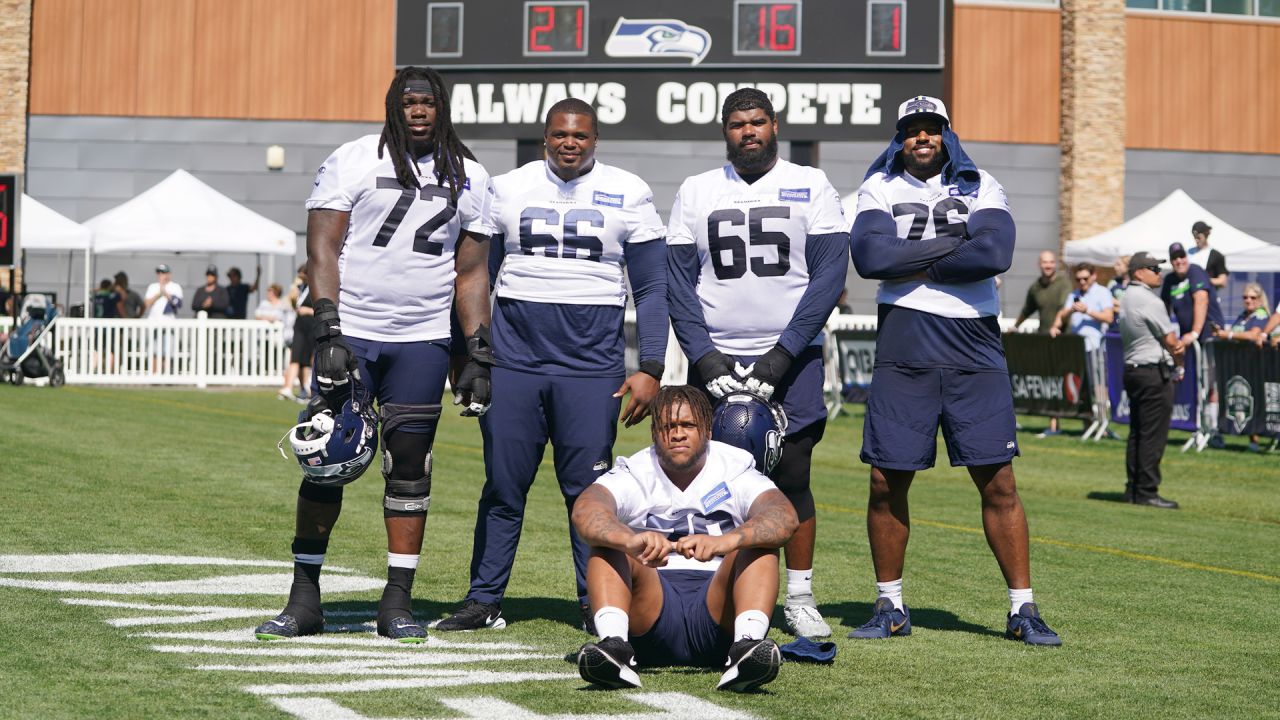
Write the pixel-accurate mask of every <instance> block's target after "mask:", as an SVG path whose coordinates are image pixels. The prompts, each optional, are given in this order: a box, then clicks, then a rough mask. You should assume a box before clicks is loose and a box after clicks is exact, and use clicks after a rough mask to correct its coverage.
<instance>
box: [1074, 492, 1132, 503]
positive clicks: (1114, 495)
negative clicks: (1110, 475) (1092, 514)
mask: <svg viewBox="0 0 1280 720" xmlns="http://www.w3.org/2000/svg"><path fill="white" fill-rule="evenodd" d="M1085 497H1086V498H1088V499H1090V500H1101V501H1103V502H1114V503H1123V504H1125V505H1128V504H1130V503H1129V500H1128V498H1126V497H1125V496H1124V493H1123V492H1113V491H1102V490H1094V491H1092V492H1090V493H1088V494H1087V495H1085Z"/></svg>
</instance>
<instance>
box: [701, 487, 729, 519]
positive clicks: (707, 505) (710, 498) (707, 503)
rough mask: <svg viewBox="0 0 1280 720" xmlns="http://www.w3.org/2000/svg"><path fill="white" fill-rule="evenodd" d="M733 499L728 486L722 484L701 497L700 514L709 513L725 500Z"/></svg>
mask: <svg viewBox="0 0 1280 720" xmlns="http://www.w3.org/2000/svg"><path fill="white" fill-rule="evenodd" d="M731 497H733V495H732V494H731V493H730V492H729V486H728V485H726V484H724V483H723V482H722V483H720V484H719V485H717V486H715V487H713V488H711V492H709V493H707V494H706V495H703V496H702V512H704V513H709V512H711V510H712V508H714V507H715V506H717V505H721V504H723V503H724V502H725V501H726V500H728V499H729V498H731Z"/></svg>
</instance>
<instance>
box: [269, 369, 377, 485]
mask: <svg viewBox="0 0 1280 720" xmlns="http://www.w3.org/2000/svg"><path fill="white" fill-rule="evenodd" d="M308 415H309V416H310V417H309V418H308ZM298 419H299V420H300V421H301V422H299V423H298V424H297V425H294V426H293V427H292V428H290V429H289V432H287V433H285V436H284V437H283V438H281V439H280V442H279V443H278V444H277V445H276V447H277V449H279V450H280V454H281V455H282V456H284V457H285V458H288V457H289V456H288V455H287V454H285V451H284V443H285V441H286V440H288V442H289V447H290V449H292V450H293V455H294V458H296V459H297V461H298V465H299V466H301V467H302V479H303V480H306V481H307V482H311V483H315V484H317V485H335V486H336V485H346V484H347V483H349V482H353V481H354V480H355V479H356V478H358V477H360V475H361V474H363V473H364V471H365V470H367V469H368V468H369V466H370V465H371V464H373V460H374V458H375V457H377V455H378V416H377V413H376V412H374V409H373V398H372V397H370V395H369V392H368V390H366V389H365V387H364V385H363V384H362V383H361V382H360V381H359V379H358V376H353V377H352V378H351V392H350V394H349V395H347V396H346V398H345V399H344V400H343V401H342V404H341V405H340V406H339V407H338V408H337V409H336V410H335V409H334V408H332V407H330V406H329V403H327V402H325V401H323V400H321V399H319V398H317V399H316V400H313V401H312V406H309V407H308V408H307V410H306V411H304V412H303V413H302V415H301V416H300V417H299V418H298Z"/></svg>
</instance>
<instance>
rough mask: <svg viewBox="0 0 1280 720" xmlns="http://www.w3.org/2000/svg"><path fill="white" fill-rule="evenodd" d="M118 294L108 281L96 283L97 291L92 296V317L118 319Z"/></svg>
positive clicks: (119, 308)
mask: <svg viewBox="0 0 1280 720" xmlns="http://www.w3.org/2000/svg"><path fill="white" fill-rule="evenodd" d="M120 302H121V298H120V292H119V291H118V290H117V289H116V287H115V283H113V282H112V281H111V280H110V279H106V280H103V281H102V282H101V283H98V291H97V292H95V293H94V294H93V316H94V317H95V318H117V317H120V312H121V307H120Z"/></svg>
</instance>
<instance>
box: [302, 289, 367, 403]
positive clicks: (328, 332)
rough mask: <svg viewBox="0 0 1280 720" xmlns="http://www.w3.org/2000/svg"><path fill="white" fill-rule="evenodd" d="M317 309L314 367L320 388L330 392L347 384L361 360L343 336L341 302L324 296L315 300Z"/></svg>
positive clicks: (327, 392) (321, 390) (324, 391)
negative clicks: (357, 360)
mask: <svg viewBox="0 0 1280 720" xmlns="http://www.w3.org/2000/svg"><path fill="white" fill-rule="evenodd" d="M315 310H316V314H315V322H316V326H315V330H314V333H315V340H316V358H315V362H314V367H313V368H312V370H314V372H315V375H316V384H318V385H319V386H320V392H322V393H325V394H329V393H332V392H333V391H334V390H335V389H338V388H344V386H346V384H347V381H348V380H350V379H351V373H353V372H355V371H356V368H358V367H359V364H358V363H357V362H356V356H355V354H354V353H352V352H351V348H349V347H347V343H346V341H345V340H343V339H342V325H341V323H340V322H339V321H338V306H337V305H336V304H334V302H333V301H332V300H330V299H328V298H322V299H320V300H317V301H316V305H315Z"/></svg>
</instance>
